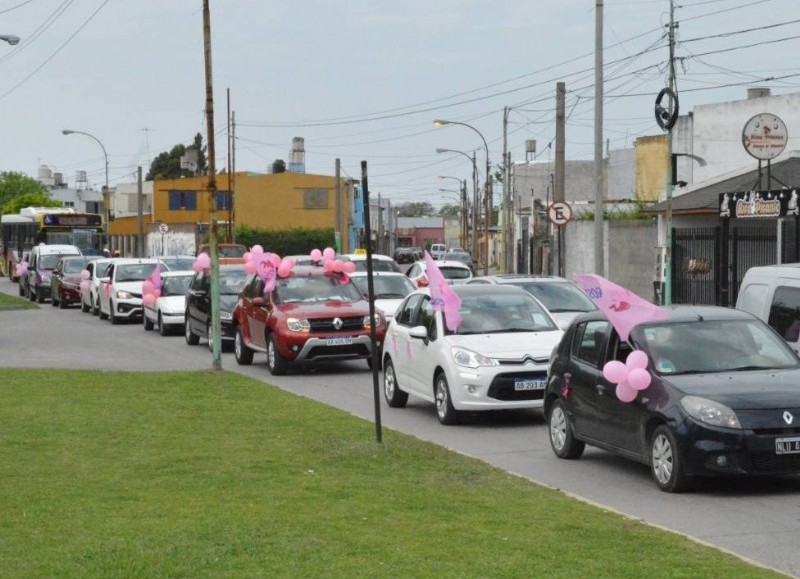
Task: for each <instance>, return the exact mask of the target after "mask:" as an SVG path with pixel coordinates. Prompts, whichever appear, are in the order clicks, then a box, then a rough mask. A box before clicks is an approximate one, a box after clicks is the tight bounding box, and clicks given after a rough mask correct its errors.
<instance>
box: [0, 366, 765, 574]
mask: <svg viewBox="0 0 800 579" xmlns="http://www.w3.org/2000/svg"><path fill="white" fill-rule="evenodd" d="M318 379H324V377H321V376H320V377H318ZM0 425H2V426H1V427H0V457H2V459H1V460H0V497H1V498H0V577H9V578H14V579H19V578H25V577H80V578H81V579H84V578H93V577H96V578H103V579H108V578H116V577H141V578H147V579H152V578H162V577H187V578H198V577H214V578H217V577H237V578H238V577H348V578H349V577H403V578H407V577H413V578H417V577H525V578H530V577H544V576H546V577H563V578H570V579H572V578H575V577H615V578H625V577H630V578H642V577H648V578H649V577H658V578H659V579H663V578H665V577H701V578H704V579H705V578H708V577H725V578H726V579H729V578H733V577H742V578H748V579H751V578H753V577H772V576H778V575H777V574H774V573H771V572H769V571H765V570H763V569H760V568H756V567H752V566H750V565H747V564H745V563H743V562H742V561H740V560H738V559H736V558H735V557H732V556H729V555H726V554H723V553H721V552H719V551H716V550H714V549H711V548H707V547H704V546H701V545H698V544H695V543H693V542H691V541H689V540H687V539H684V538H681V537H679V536H676V535H673V534H670V533H667V532H664V531H660V530H657V529H654V528H651V527H648V526H646V525H643V524H641V523H639V522H636V521H632V520H629V519H626V518H623V517H621V516H618V515H616V514H612V513H609V512H605V511H603V510H601V509H598V508H595V507H593V506H590V505H587V504H584V503H582V502H579V501H576V500H573V499H571V498H569V497H567V496H565V495H563V494H561V493H559V492H557V491H554V490H549V489H546V488H543V487H540V486H538V485H536V484H533V483H531V482H530V481H527V480H524V479H521V478H519V477H516V476H513V475H510V474H508V473H506V472H504V471H501V470H498V469H495V468H492V467H490V466H488V465H486V464H485V463H482V462H480V461H478V460H474V459H470V458H467V457H464V456H462V455H459V454H455V453H452V452H449V451H447V450H445V449H444V448H441V447H439V446H436V445H434V444H429V443H426V442H422V441H419V440H417V439H415V438H412V437H410V436H406V435H402V434H399V433H396V432H393V431H388V430H385V431H384V442H383V444H377V443H376V442H375V428H374V425H373V424H372V423H370V422H367V421H364V420H362V419H359V418H355V417H353V416H351V415H349V414H346V413H345V412H341V411H339V410H336V409H332V408H330V407H327V406H324V405H322V404H319V403H316V402H313V401H309V400H307V399H303V398H299V397H296V396H294V395H291V394H288V393H286V392H283V391H281V390H279V389H277V388H274V387H272V386H269V385H265V384H264V383H262V382H259V381H256V380H252V379H249V378H247V377H244V376H240V375H238V374H233V373H224V372H221V373H213V372H211V371H207V372H206V371H203V372H187V373H163V374H157V373H152V374H150V373H102V372H80V371H57V372H54V371H43V370H42V371H37V370H0ZM543 435H544V434H543ZM676 500H678V499H677V498H676Z"/></svg>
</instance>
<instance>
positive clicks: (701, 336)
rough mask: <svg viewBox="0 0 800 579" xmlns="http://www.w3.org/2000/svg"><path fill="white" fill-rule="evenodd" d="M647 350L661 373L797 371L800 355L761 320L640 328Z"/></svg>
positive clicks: (709, 321) (656, 325) (714, 321)
mask: <svg viewBox="0 0 800 579" xmlns="http://www.w3.org/2000/svg"><path fill="white" fill-rule="evenodd" d="M641 335H642V336H643V337H644V349H645V350H646V351H647V353H648V355H649V356H650V359H651V360H652V363H653V367H654V368H655V370H656V371H657V372H659V373H660V374H699V373H707V372H735V371H743V370H763V369H778V368H795V367H797V366H798V365H799V363H798V359H797V356H796V355H795V354H794V352H793V351H792V350H791V349H790V348H789V346H788V345H787V344H786V342H785V341H783V340H782V339H781V338H780V336H778V335H776V334H775V333H774V332H773V331H772V330H771V329H770V328H769V327H768V326H766V325H765V324H763V323H761V322H759V321H758V320H703V319H698V320H696V321H691V322H680V323H677V322H676V323H668V324H654V325H651V326H644V327H642V328H641Z"/></svg>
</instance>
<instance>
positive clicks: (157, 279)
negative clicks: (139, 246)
mask: <svg viewBox="0 0 800 579" xmlns="http://www.w3.org/2000/svg"><path fill="white" fill-rule="evenodd" d="M147 281H149V282H150V283H152V284H153V288H154V289H159V290H160V289H161V262H160V261H159V262H158V263H156V267H155V269H154V270H153V272H152V273H151V274H150V275H149V276H147Z"/></svg>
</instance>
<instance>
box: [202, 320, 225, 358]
mask: <svg viewBox="0 0 800 579" xmlns="http://www.w3.org/2000/svg"><path fill="white" fill-rule="evenodd" d="M206 343H207V344H208V351H209V352H213V351H214V336H213V335H212V334H211V320H209V321H208V323H207V324H206ZM221 349H222V348H220V350H221Z"/></svg>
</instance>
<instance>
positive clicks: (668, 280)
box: [664, 0, 677, 306]
mask: <svg viewBox="0 0 800 579" xmlns="http://www.w3.org/2000/svg"><path fill="white" fill-rule="evenodd" d="M675 28H677V25H676V24H675V4H674V2H673V0H669V31H668V36H669V90H670V94H669V110H670V111H673V110H675V109H674V107H675V103H674V102H673V101H672V95H673V94H675ZM674 162H677V159H675V157H673V156H672V127H670V128H669V129H668V130H667V177H666V185H667V186H666V189H667V202H666V207H665V208H664V217H665V221H666V230H667V231H666V243H667V247H666V248H665V251H664V305H665V306H670V305H672V175H673V170H672V163H674Z"/></svg>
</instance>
